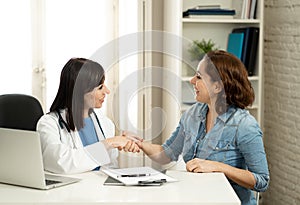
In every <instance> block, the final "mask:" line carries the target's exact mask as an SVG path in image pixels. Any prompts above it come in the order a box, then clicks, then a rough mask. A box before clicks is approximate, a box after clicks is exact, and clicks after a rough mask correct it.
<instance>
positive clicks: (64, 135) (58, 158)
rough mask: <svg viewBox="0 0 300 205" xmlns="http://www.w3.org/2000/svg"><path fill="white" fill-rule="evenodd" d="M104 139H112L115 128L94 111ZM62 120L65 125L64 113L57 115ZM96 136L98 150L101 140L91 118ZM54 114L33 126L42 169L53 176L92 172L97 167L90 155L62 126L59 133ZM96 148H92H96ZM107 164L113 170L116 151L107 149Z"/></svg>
mask: <svg viewBox="0 0 300 205" xmlns="http://www.w3.org/2000/svg"><path fill="white" fill-rule="evenodd" d="M95 113H96V115H97V117H98V119H99V122H100V124H101V127H102V129H103V132H104V135H105V137H106V138H110V137H113V136H114V135H115V127H114V124H113V123H112V121H111V120H109V119H108V118H107V117H105V116H104V115H103V114H102V113H101V112H100V110H95ZM61 115H62V118H63V119H64V120H65V121H66V112H65V110H63V111H62V112H61ZM91 117H92V120H93V122H94V126H95V129H96V133H97V135H98V138H99V142H97V143H98V144H97V145H99V148H101V149H103V144H99V143H102V142H101V140H104V137H103V135H102V132H101V130H100V127H99V125H98V123H97V121H96V118H95V116H94V115H93V114H91ZM58 119H59V118H58V114H57V113H55V112H51V113H49V114H45V115H44V116H42V117H41V118H40V120H39V121H38V123H37V131H38V132H39V134H40V138H41V146H42V153H43V161H44V169H45V170H47V171H50V172H54V173H62V174H73V173H81V172H85V171H90V170H93V169H94V168H96V167H98V166H99V165H98V164H97V163H96V160H94V159H93V157H92V156H91V155H89V154H88V153H87V151H85V148H84V147H83V145H82V142H81V139H80V136H79V133H78V132H77V131H72V130H71V132H70V133H69V132H68V131H67V129H66V128H65V126H63V129H62V128H61V127H60V124H59V122H58ZM97 145H96V146H97ZM107 152H108V154H109V156H110V160H111V163H110V164H109V166H111V167H117V166H118V162H117V157H118V150H117V149H116V148H110V149H108V150H107Z"/></svg>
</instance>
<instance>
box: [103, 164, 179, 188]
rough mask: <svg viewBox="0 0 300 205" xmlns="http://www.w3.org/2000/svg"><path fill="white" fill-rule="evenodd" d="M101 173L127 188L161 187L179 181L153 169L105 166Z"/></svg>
mask: <svg viewBox="0 0 300 205" xmlns="http://www.w3.org/2000/svg"><path fill="white" fill-rule="evenodd" d="M100 171H102V172H103V173H105V174H106V175H108V176H109V177H111V178H113V179H115V180H117V181H119V182H121V183H122V184H124V185H125V186H160V185H162V184H164V183H167V182H175V181H178V180H177V179H174V178H172V177H170V176H168V175H166V174H163V173H161V172H159V171H157V170H155V169H153V168H151V167H132V168H124V169H111V168H107V167H105V166H103V167H101V169H100ZM106 184H107V183H106ZM107 185H108V184H107ZM111 185H112V184H111Z"/></svg>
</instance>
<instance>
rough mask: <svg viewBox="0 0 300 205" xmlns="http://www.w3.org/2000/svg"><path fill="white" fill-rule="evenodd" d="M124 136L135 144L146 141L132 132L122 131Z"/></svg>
mask: <svg viewBox="0 0 300 205" xmlns="http://www.w3.org/2000/svg"><path fill="white" fill-rule="evenodd" d="M122 136H124V137H126V138H127V139H129V140H132V141H134V142H142V141H143V140H144V139H143V138H141V137H139V136H137V135H136V134H134V133H133V132H130V131H122Z"/></svg>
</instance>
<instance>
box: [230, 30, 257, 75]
mask: <svg viewBox="0 0 300 205" xmlns="http://www.w3.org/2000/svg"><path fill="white" fill-rule="evenodd" d="M232 33H234V34H243V36H244V37H243V43H242V44H243V46H242V53H241V57H240V59H241V61H242V62H243V63H244V65H245V67H246V69H247V71H248V75H249V76H252V75H253V74H254V70H255V63H256V56H257V47H258V38H259V28H257V27H244V28H234V29H233V30H232ZM230 35H231V34H229V36H230ZM229 40H230V38H229ZM228 46H229V42H228ZM230 46H235V48H234V49H237V48H239V47H240V42H238V43H236V44H235V45H233V44H231V45H230Z"/></svg>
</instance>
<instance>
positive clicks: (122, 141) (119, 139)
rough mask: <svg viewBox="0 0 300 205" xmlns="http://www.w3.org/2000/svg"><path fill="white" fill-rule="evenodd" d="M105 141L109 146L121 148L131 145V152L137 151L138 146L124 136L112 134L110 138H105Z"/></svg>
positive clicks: (138, 149)
mask: <svg viewBox="0 0 300 205" xmlns="http://www.w3.org/2000/svg"><path fill="white" fill-rule="evenodd" d="M106 142H107V143H108V145H109V146H110V147H113V148H118V150H122V149H123V148H124V147H125V146H126V147H131V150H132V152H139V151H140V148H139V147H138V146H137V145H136V144H135V143H134V142H133V141H132V140H130V139H128V138H127V137H125V136H123V135H122V136H114V137H112V138H108V139H106Z"/></svg>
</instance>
